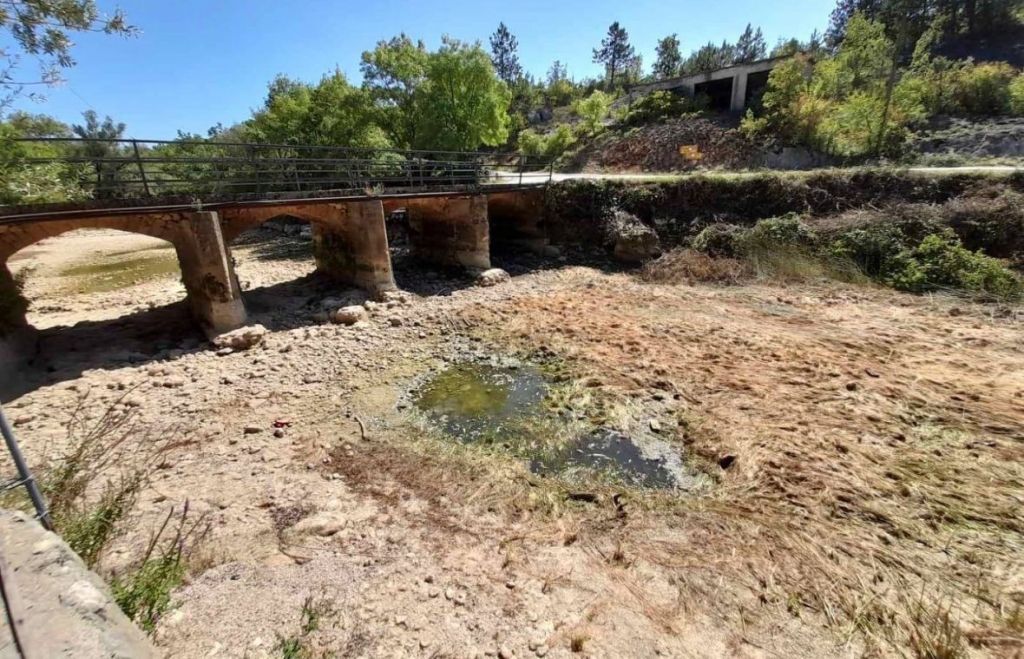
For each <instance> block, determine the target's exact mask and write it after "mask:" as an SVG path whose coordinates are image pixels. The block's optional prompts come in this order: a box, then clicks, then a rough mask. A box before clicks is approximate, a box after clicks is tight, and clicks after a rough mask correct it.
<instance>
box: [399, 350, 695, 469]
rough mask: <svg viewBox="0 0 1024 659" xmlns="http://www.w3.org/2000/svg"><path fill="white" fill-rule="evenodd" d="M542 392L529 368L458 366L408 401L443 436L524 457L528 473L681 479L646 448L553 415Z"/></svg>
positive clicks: (545, 387) (543, 383)
mask: <svg viewBox="0 0 1024 659" xmlns="http://www.w3.org/2000/svg"><path fill="white" fill-rule="evenodd" d="M549 389H550V386H549V384H548V381H547V380H546V379H545V377H544V376H543V374H541V373H540V371H538V370H537V369H535V368H533V367H530V366H520V367H516V368H513V367H508V366H504V367H502V366H494V365H491V364H486V363H470V364H459V365H456V366H452V367H451V368H449V369H447V370H445V371H442V372H440V373H438V374H436V375H434V376H433V377H431V378H430V379H428V380H427V381H426V382H424V383H423V384H422V385H421V386H420V387H419V388H418V389H417V390H416V391H414V392H413V394H412V402H413V404H414V405H415V406H416V407H418V408H419V409H420V410H421V411H422V412H423V413H424V414H425V415H426V417H427V418H428V419H429V420H430V421H431V422H432V423H434V424H435V425H436V426H437V427H439V428H440V429H441V430H442V431H443V432H444V433H445V434H447V435H448V436H450V437H452V438H454V439H456V440H458V441H461V442H465V443H475V444H489V445H493V446H498V447H501V448H502V449H504V450H506V451H508V452H509V453H511V454H512V455H513V456H515V457H517V458H523V459H527V460H529V463H530V470H531V471H532V472H533V473H535V474H540V475H545V476H558V477H565V478H569V479H573V478H575V477H577V476H586V475H601V476H604V477H607V478H608V479H609V480H612V481H616V482H622V483H625V484H627V485H631V486H634V487H647V488H668V489H671V488H673V487H676V486H678V485H680V484H681V483H680V481H681V480H682V479H681V477H680V476H679V475H678V474H677V473H676V470H672V469H670V468H669V467H668V465H667V464H666V460H665V459H663V458H660V457H652V456H651V455H647V454H645V453H650V451H647V452H645V451H642V450H641V448H640V447H639V446H638V445H637V444H636V443H634V441H633V440H631V439H630V438H629V437H626V436H625V435H623V434H621V433H618V432H615V431H613V430H609V429H606V428H597V429H594V428H586V427H578V426H575V425H573V424H571V423H570V422H568V421H566V420H565V419H564V418H560V417H558V416H557V415H555V414H553V413H552V412H551V411H549V410H548V409H547V406H546V405H545V400H546V398H547V396H548V394H549ZM661 448H662V449H663V450H664V449H667V446H665V447H661ZM655 453H657V451H655ZM677 462H678V460H677Z"/></svg>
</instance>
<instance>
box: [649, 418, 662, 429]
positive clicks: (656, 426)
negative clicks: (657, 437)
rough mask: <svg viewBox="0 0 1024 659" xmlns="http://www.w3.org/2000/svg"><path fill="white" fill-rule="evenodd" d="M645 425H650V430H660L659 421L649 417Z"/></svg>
mask: <svg viewBox="0 0 1024 659" xmlns="http://www.w3.org/2000/svg"><path fill="white" fill-rule="evenodd" d="M647 425H649V426H650V427H651V432H661V421H658V420H657V419H651V420H650V422H648V424H647Z"/></svg>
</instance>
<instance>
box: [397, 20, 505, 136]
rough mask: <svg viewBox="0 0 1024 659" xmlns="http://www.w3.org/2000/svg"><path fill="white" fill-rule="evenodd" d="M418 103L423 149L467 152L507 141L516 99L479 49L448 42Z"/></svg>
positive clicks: (433, 59)
mask: <svg viewBox="0 0 1024 659" xmlns="http://www.w3.org/2000/svg"><path fill="white" fill-rule="evenodd" d="M416 100H417V106H418V111H417V116H418V118H419V123H418V128H417V140H418V141H417V147H418V148H423V149H431V150H435V149H436V150H450V151H465V150H473V149H478V148H480V147H481V146H498V145H500V144H504V143H505V141H506V140H507V139H508V131H509V115H508V108H509V104H510V103H511V101H512V94H511V92H510V91H509V89H508V87H507V86H506V85H505V83H504V82H502V81H501V80H499V79H498V77H497V76H496V75H495V72H494V66H493V65H492V64H491V59H490V57H488V55H487V53H486V52H484V50H483V48H482V47H481V46H480V44H479V43H476V44H472V45H469V44H465V43H462V42H460V41H457V40H455V39H451V38H450V37H444V39H443V43H442V45H441V48H440V49H439V50H438V51H437V52H435V53H431V54H430V56H429V57H428V58H427V66H426V81H425V82H424V83H423V85H422V88H421V89H420V90H419V91H418V92H417V94H416Z"/></svg>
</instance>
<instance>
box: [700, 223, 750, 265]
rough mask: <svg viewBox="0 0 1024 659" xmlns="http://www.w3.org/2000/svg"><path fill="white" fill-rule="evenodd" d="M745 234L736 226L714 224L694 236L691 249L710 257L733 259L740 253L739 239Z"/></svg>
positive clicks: (744, 230) (742, 229)
mask: <svg viewBox="0 0 1024 659" xmlns="http://www.w3.org/2000/svg"><path fill="white" fill-rule="evenodd" d="M745 232H746V229H744V228H743V227H741V226H737V225H735V224H712V225H711V226H709V227H707V228H706V229H704V230H703V231H701V232H700V233H698V234H697V235H696V236H694V238H693V241H692V243H691V247H693V249H695V250H697V251H698V252H702V253H704V254H707V255H708V256H714V257H720V258H721V257H724V258H731V257H734V256H736V255H737V253H738V252H739V250H738V248H737V247H738V244H739V239H740V237H741V236H742V235H743V234H744V233H745Z"/></svg>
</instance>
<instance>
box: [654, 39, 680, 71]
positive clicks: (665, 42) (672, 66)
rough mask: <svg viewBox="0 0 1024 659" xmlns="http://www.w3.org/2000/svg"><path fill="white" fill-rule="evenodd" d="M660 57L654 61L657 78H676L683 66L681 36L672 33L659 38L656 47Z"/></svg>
mask: <svg viewBox="0 0 1024 659" xmlns="http://www.w3.org/2000/svg"><path fill="white" fill-rule="evenodd" d="M655 52H656V53H657V55H658V59H656V60H655V61H654V68H653V69H652V73H653V74H654V77H655V78H659V79H662V78H674V77H676V76H678V75H679V73H680V71H681V70H682V68H683V55H682V53H680V52H679V37H678V36H677V35H675V34H671V35H669V36H667V37H665V38H664V39H660V40H658V45H657V47H656V48H655Z"/></svg>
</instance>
